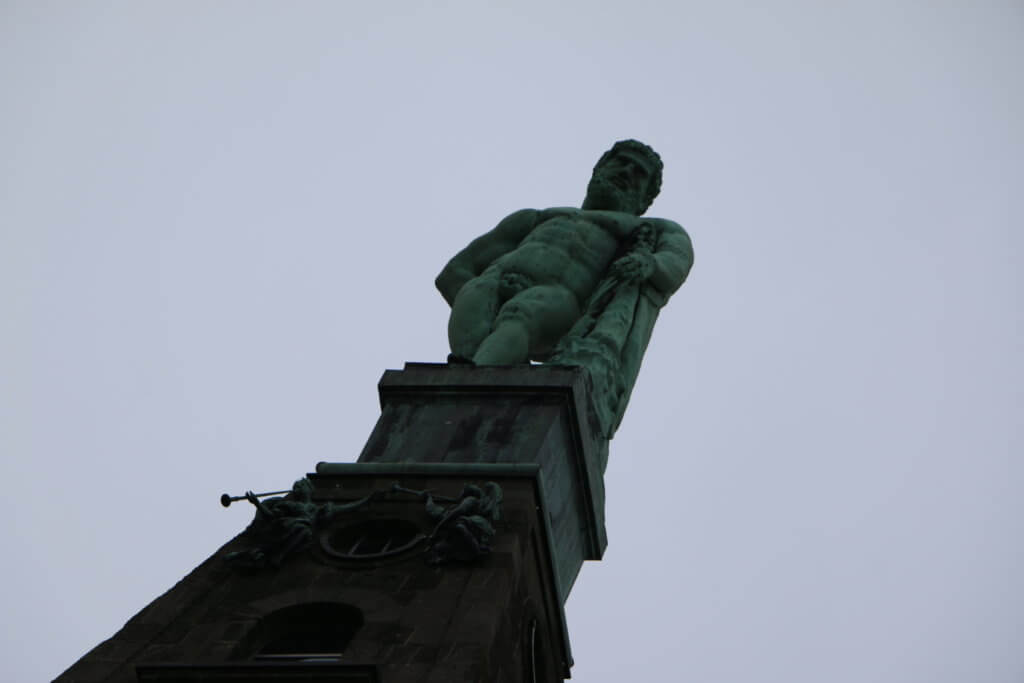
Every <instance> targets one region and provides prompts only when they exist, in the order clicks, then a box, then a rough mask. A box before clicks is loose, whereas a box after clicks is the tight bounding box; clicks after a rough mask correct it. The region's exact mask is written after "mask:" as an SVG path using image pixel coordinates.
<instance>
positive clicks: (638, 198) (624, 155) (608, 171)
mask: <svg viewBox="0 0 1024 683" xmlns="http://www.w3.org/2000/svg"><path fill="white" fill-rule="evenodd" d="M653 173H654V169H653V168H652V167H651V163H650V162H649V161H648V160H647V159H646V158H644V157H643V156H641V155H639V154H635V153H633V152H630V151H626V150H623V151H619V152H617V153H615V154H614V155H612V156H611V157H609V158H608V159H606V160H605V161H604V162H603V163H602V164H601V165H599V166H598V167H597V168H595V169H594V175H593V176H592V177H591V178H590V184H589V185H587V197H586V199H585V200H584V201H583V208H584V209H603V210H605V211H622V212H624V213H631V214H634V215H637V216H639V215H640V214H641V213H643V210H644V197H645V196H646V195H647V186H648V184H649V183H650V182H651V176H652V175H653Z"/></svg>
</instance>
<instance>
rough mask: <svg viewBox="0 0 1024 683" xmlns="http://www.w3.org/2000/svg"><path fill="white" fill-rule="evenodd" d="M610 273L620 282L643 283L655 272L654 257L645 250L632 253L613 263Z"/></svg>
mask: <svg viewBox="0 0 1024 683" xmlns="http://www.w3.org/2000/svg"><path fill="white" fill-rule="evenodd" d="M608 272H609V274H610V275H611V276H612V277H613V278H615V279H616V280H618V281H619V282H624V283H628V282H643V281H644V280H646V279H647V278H649V277H650V276H651V274H652V273H653V272H654V256H653V255H652V254H651V252H649V251H647V250H645V249H638V250H636V251H631V252H629V253H628V254H626V255H625V256H623V257H622V258H620V259H618V260H617V261H615V262H614V263H612V265H611V268H609V270H608Z"/></svg>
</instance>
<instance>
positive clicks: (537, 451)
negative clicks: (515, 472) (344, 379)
mask: <svg viewBox="0 0 1024 683" xmlns="http://www.w3.org/2000/svg"><path fill="white" fill-rule="evenodd" d="M587 384H588V381H587V375H586V373H585V371H583V370H582V369H580V368H574V367H558V366H547V365H532V366H531V365H524V366H514V367H497V366H495V367H474V366H468V365H441V364H427V363H408V364H406V366H405V369H404V370H388V371H387V372H385V373H384V376H383V378H382V379H381V381H380V384H379V391H380V402H381V416H380V419H379V420H378V421H377V425H376V427H375V428H374V430H373V433H372V434H371V435H370V438H369V440H368V441H367V443H366V446H365V448H363V452H362V454H361V455H360V456H359V462H360V463H367V464H368V463H400V462H401V463H413V462H415V463H507V464H513V463H537V464H538V465H539V466H540V470H541V473H542V476H541V482H542V486H543V489H544V496H545V498H546V499H547V501H548V503H549V508H548V515H549V521H550V525H551V529H552V532H553V541H554V547H555V551H556V559H555V563H556V568H557V573H558V586H559V591H560V592H561V596H562V600H563V601H564V600H565V599H566V598H567V597H568V595H569V590H570V589H571V588H572V584H573V582H574V581H575V580H576V575H577V574H578V573H579V570H580V566H581V564H582V563H583V561H584V560H599V559H601V557H602V555H603V554H604V549H605V547H606V546H607V543H608V540H607V535H606V532H605V525H604V481H603V473H604V469H605V465H606V464H607V459H608V446H607V441H606V440H604V439H603V438H602V437H601V436H600V434H601V432H600V429H599V427H598V425H597V422H596V417H595V415H594V411H593V409H592V407H591V404H590V396H589V393H588V386H587Z"/></svg>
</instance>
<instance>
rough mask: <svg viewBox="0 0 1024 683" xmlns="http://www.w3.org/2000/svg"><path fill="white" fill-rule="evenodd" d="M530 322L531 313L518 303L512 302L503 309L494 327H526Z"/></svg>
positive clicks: (495, 320)
mask: <svg viewBox="0 0 1024 683" xmlns="http://www.w3.org/2000/svg"><path fill="white" fill-rule="evenodd" d="M529 320H530V312H529V311H528V310H527V309H526V307H525V306H523V305H522V304H521V303H519V302H518V301H510V302H508V303H507V304H505V305H504V306H502V307H501V310H500V311H498V315H497V317H495V319H494V326H495V327H496V328H497V327H498V326H500V325H507V324H513V325H522V326H526V324H527V322H528V321H529Z"/></svg>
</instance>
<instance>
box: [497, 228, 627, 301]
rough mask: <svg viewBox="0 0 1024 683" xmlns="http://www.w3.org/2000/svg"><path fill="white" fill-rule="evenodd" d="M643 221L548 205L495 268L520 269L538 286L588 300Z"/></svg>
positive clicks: (520, 271)
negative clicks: (556, 288) (559, 288)
mask: <svg viewBox="0 0 1024 683" xmlns="http://www.w3.org/2000/svg"><path fill="white" fill-rule="evenodd" d="M642 221H643V219H642V218H640V217H638V216H633V215H630V214H626V213H619V212H615V211H588V210H583V209H573V208H564V209H561V208H560V209H547V210H546V211H542V212H541V215H540V221H539V223H538V224H537V226H536V227H535V228H534V229H533V230H532V231H531V232H530V234H529V235H527V236H526V238H525V239H523V241H522V242H520V243H519V246H518V247H517V248H516V249H514V250H512V251H511V252H509V253H507V254H505V255H504V256H502V257H501V258H499V259H498V260H497V261H495V262H494V266H496V267H497V268H498V269H500V270H501V271H503V272H517V273H521V274H523V275H525V276H527V277H528V278H530V279H531V280H532V281H533V282H534V283H535V284H553V285H561V286H563V287H566V288H568V289H570V290H572V291H573V292H574V293H575V294H576V296H577V298H578V299H580V300H581V301H585V300H586V298H587V297H588V296H589V295H590V293H591V292H592V291H593V289H594V287H595V286H596V285H597V282H598V281H599V280H600V279H601V276H602V274H603V273H604V271H605V269H606V268H607V267H608V265H609V264H610V263H611V262H612V259H614V258H615V254H616V252H617V251H618V249H619V245H620V244H621V242H622V241H623V240H624V239H625V238H626V237H628V236H629V234H630V233H632V232H633V230H634V229H635V228H636V226H637V225H639V224H640V223H641V222H642Z"/></svg>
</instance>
